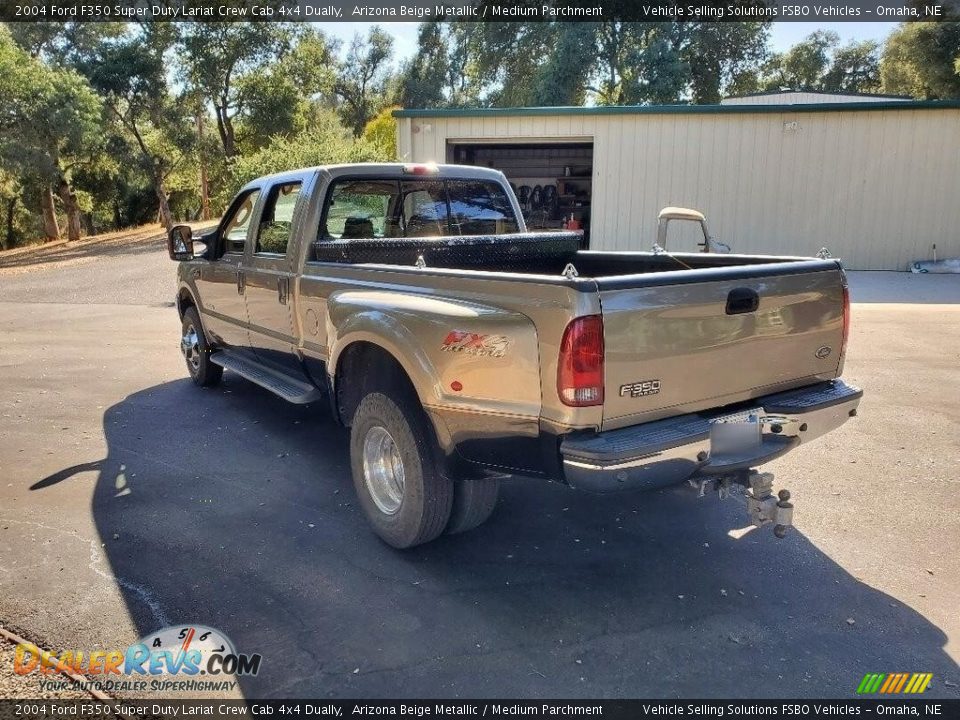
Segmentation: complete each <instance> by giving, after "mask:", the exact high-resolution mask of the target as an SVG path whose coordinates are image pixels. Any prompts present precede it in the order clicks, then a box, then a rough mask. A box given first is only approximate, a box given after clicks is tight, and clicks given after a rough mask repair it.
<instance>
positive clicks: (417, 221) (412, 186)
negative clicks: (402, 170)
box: [402, 181, 449, 237]
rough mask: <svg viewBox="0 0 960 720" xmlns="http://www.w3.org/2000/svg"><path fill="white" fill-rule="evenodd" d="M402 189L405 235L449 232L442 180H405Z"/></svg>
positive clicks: (445, 195) (434, 235)
mask: <svg viewBox="0 0 960 720" xmlns="http://www.w3.org/2000/svg"><path fill="white" fill-rule="evenodd" d="M402 190H403V219H404V226H405V227H406V231H407V232H406V235H407V237H441V236H443V235H448V234H449V232H448V230H447V193H446V191H445V190H444V187H443V183H442V182H439V181H425V182H424V181H419V182H405V183H403V184H402Z"/></svg>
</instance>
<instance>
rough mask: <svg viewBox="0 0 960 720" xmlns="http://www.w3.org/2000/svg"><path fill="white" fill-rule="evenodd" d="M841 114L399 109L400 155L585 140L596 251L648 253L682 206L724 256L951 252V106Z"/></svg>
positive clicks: (959, 135) (957, 191) (954, 190)
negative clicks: (665, 217) (728, 252)
mask: <svg viewBox="0 0 960 720" xmlns="http://www.w3.org/2000/svg"><path fill="white" fill-rule="evenodd" d="M845 107H846V109H841V108H838V107H831V108H830V109H829V111H826V110H817V109H811V108H810V107H809V106H806V107H803V108H799V109H798V108H797V107H796V106H792V107H783V106H778V107H776V108H772V107H771V106H765V107H763V108H762V111H759V110H758V111H754V110H752V109H751V108H749V107H745V108H736V109H735V112H716V111H711V110H705V111H702V112H701V111H687V112H676V111H674V110H669V109H666V110H664V111H663V112H658V111H657V110H656V109H651V108H643V109H642V111H638V112H631V111H630V110H629V109H621V110H622V111H621V112H592V113H591V112H582V111H580V112H577V111H576V110H574V111H563V110H562V109H561V110H557V111H556V112H544V111H542V110H540V111H535V112H523V111H518V112H517V113H516V114H509V111H505V112H504V113H492V114H483V111H478V112H476V113H471V111H462V112H450V113H449V114H445V115H444V114H440V115H437V116H425V115H421V114H418V113H417V112H414V113H411V114H412V115H413V116H410V115H405V113H403V112H401V113H399V114H398V141H399V143H398V148H399V154H400V158H401V160H404V161H410V162H426V161H436V162H444V161H446V160H447V158H448V155H447V148H448V146H449V145H450V144H452V143H455V142H477V141H484V140H488V141H499V142H505V141H509V142H524V141H530V142H540V141H550V140H578V141H580V140H582V141H589V142H593V143H594V158H593V193H594V194H593V205H592V225H591V230H592V238H591V247H593V248H595V249H610V250H636V249H649V248H650V246H651V243H652V242H653V240H654V239H655V231H656V216H657V212H658V211H659V210H660V209H661V208H663V207H665V206H667V205H682V206H689V207H693V208H697V209H699V210H702V211H703V212H705V213H706V215H707V219H708V222H709V224H710V227H711V230H712V232H713V234H714V235H716V236H717V237H719V238H720V239H721V240H722V241H724V242H726V243H728V244H730V245H731V246H732V247H733V249H734V251H735V252H748V253H763V254H788V255H812V254H814V253H816V252H817V251H818V250H819V249H820V248H821V247H822V246H826V247H828V248H829V249H830V251H831V252H832V253H833V254H834V255H835V256H841V257H843V259H844V261H845V263H846V265H847V267H849V268H852V269H870V270H904V269H906V268H907V265H908V263H909V262H911V261H913V260H917V259H926V258H929V257H931V255H932V253H933V244H934V243H936V245H937V256H938V257H949V256H952V257H956V256H960V107H957V106H956V105H955V104H954V105H953V106H948V107H944V108H939V107H938V108H931V107H929V106H927V107H922V108H921V107H916V106H914V107H910V106H901V107H898V108H896V109H893V108H890V107H889V105H888V106H886V107H883V108H880V107H877V108H876V109H873V108H871V109H870V110H865V109H864V107H865V106H864V105H860V106H859V107H854V106H845ZM727 109H728V108H724V110H727ZM688 110H690V109H688ZM731 110H734V109H732V108H731ZM688 232H689V231H688ZM691 238H692V236H685V237H683V238H682V239H678V240H677V242H676V244H671V247H674V248H681V247H682V249H692V248H693V246H692V239H691ZM673 242H674V240H673V239H671V243H673Z"/></svg>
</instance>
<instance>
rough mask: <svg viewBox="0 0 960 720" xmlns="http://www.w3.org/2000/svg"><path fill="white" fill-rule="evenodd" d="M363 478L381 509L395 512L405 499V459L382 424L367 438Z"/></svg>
mask: <svg viewBox="0 0 960 720" xmlns="http://www.w3.org/2000/svg"><path fill="white" fill-rule="evenodd" d="M363 479H364V481H365V482H366V485H367V490H368V491H369V492H370V497H371V498H373V502H374V503H375V504H376V506H377V508H379V510H380V511H381V512H383V513H384V514H386V515H393V514H394V513H396V512H397V510H399V509H400V504H401V503H402V502H403V460H401V459H400V451H399V449H397V444H396V443H395V442H394V441H393V437H391V435H390V433H388V432H387V431H386V429H385V428H382V427H380V426H379V425H377V426H374V427H372V428H370V429H369V430H368V431H367V435H366V437H365V438H364V439H363Z"/></svg>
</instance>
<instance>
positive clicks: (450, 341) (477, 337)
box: [440, 330, 510, 357]
mask: <svg viewBox="0 0 960 720" xmlns="http://www.w3.org/2000/svg"><path fill="white" fill-rule="evenodd" d="M509 347H510V338H508V337H507V336H506V335H481V334H479V333H473V332H467V331H466V330H451V331H450V332H449V333H447V336H446V337H445V338H444V339H443V342H442V343H441V344H440V349H441V350H442V351H444V352H455V353H466V354H467V355H478V356H481V357H503V356H504V355H506V354H507V349H508V348H509Z"/></svg>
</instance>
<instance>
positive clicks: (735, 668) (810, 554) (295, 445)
mask: <svg viewBox="0 0 960 720" xmlns="http://www.w3.org/2000/svg"><path fill="white" fill-rule="evenodd" d="M104 431H105V434H106V439H107V443H108V455H107V457H106V458H105V459H104V460H103V461H102V463H101V465H100V468H99V469H100V476H99V480H98V482H97V485H96V489H95V492H94V497H93V508H92V509H93V514H94V518H95V522H96V526H97V529H98V532H99V534H100V536H101V540H102V542H103V543H105V547H104V551H105V552H106V554H107V559H108V560H109V563H110V566H111V569H112V572H113V574H114V576H115V577H116V578H118V589H119V590H120V591H121V592H123V593H124V594H125V600H126V603H127V606H128V608H129V612H130V614H131V616H132V617H133V618H134V620H135V622H136V625H137V628H138V630H140V631H141V634H146V633H147V632H151V631H154V630H156V629H158V628H159V627H160V626H162V625H165V624H179V623H202V624H205V625H209V626H212V627H215V628H218V629H220V630H222V631H223V632H224V633H226V634H227V635H228V636H229V637H230V638H232V640H233V641H234V643H235V645H236V646H237V648H238V649H239V650H240V651H241V652H247V653H254V652H256V653H261V654H262V656H263V665H262V669H261V672H260V674H259V675H258V676H257V677H246V678H241V688H242V690H243V692H244V694H245V695H246V696H247V697H264V696H272V697H314V698H322V697H327V696H329V697H419V698H431V697H434V698H437V697H445V698H454V697H467V698H469V697H490V696H499V697H511V696H513V697H527V698H537V697H678V696H680V697H682V696H686V697H690V696H694V697H697V696H700V697H703V696H740V697H743V696H757V697H759V696H775V697H803V696H821V697H822V696H834V697H852V696H853V692H854V690H855V688H856V686H857V684H858V683H859V681H860V679H861V678H862V677H863V675H864V673H866V672H894V671H901V672H913V671H917V672H920V671H923V672H932V673H934V678H935V681H934V684H933V685H932V686H931V688H930V689H929V690H928V691H927V696H928V697H929V696H937V695H942V694H943V693H948V694H949V693H952V692H954V691H952V690H950V689H949V688H945V687H944V686H943V684H942V683H938V682H937V679H938V678H953V679H954V680H955V679H956V675H957V672H956V671H957V666H956V664H955V663H954V662H953V661H952V660H951V659H950V658H949V656H947V655H946V654H945V652H944V651H943V646H944V644H945V642H946V638H945V635H944V633H943V632H942V631H941V630H940V629H938V628H937V627H935V626H934V625H932V624H931V623H930V622H929V621H928V620H926V619H925V618H924V617H923V616H921V615H920V614H918V613H917V612H916V611H914V610H912V609H911V608H910V607H908V606H906V605H904V604H902V603H901V602H899V601H898V600H896V599H894V598H893V597H891V596H888V595H885V594H884V593H882V592H880V591H877V590H875V589H873V588H871V587H869V586H867V585H865V584H863V583H861V582H859V581H858V580H856V579H855V578H854V577H852V576H851V575H850V574H848V573H847V572H846V571H845V570H844V569H843V568H841V567H839V566H838V565H837V564H835V563H834V562H833V561H832V560H831V559H830V558H829V557H828V556H826V555H825V554H823V553H822V552H820V551H819V550H818V549H817V548H816V547H815V546H814V545H813V544H812V543H811V542H810V541H809V540H807V539H806V538H805V537H804V536H803V535H802V534H800V533H798V532H794V533H793V534H792V535H790V536H788V538H787V539H786V540H783V541H777V540H775V539H774V537H773V536H772V533H770V532H769V531H764V532H760V531H756V532H753V533H749V534H747V535H745V536H744V537H741V538H740V539H734V538H733V537H731V535H730V534H728V531H729V529H730V528H735V527H739V526H742V525H743V524H744V523H743V522H742V518H743V508H742V506H741V504H740V501H739V500H731V501H726V502H725V503H724V504H719V503H718V501H717V500H716V498H713V497H711V498H705V499H700V500H697V499H695V497H694V495H695V494H694V493H693V491H691V490H689V489H687V488H677V489H671V490H668V491H664V492H661V493H653V494H647V495H627V496H605V497H595V496H587V495H582V494H579V493H576V492H574V491H571V490H568V489H566V488H564V487H561V486H558V485H553V484H546V483H538V482H535V481H526V480H515V481H511V482H509V483H507V484H506V486H505V487H504V490H503V492H502V498H501V501H500V505H499V507H498V510H497V512H496V514H495V515H494V517H493V518H492V519H491V521H490V522H489V523H488V524H486V525H485V526H483V527H481V528H479V529H477V530H475V531H473V532H471V533H467V534H464V535H461V536H455V537H446V538H441V539H440V540H439V541H437V542H435V543H432V544H430V545H428V546H425V547H422V548H418V549H415V550H413V551H410V552H406V553H401V552H396V551H394V550H392V549H390V548H388V547H386V546H385V545H383V544H382V543H381V542H379V540H377V539H376V538H375V537H374V536H373V535H372V534H371V533H370V532H369V531H368V529H367V527H366V524H365V521H364V519H363V516H362V513H361V512H360V510H359V508H358V506H357V504H356V502H355V499H354V494H353V486H352V482H351V479H350V472H349V458H348V454H347V436H346V433H345V432H344V431H343V430H342V429H339V428H337V427H336V426H335V425H334V424H333V423H332V421H331V420H330V419H329V417H328V416H327V414H326V412H325V409H324V408H323V407H297V406H290V405H288V404H286V403H284V402H283V401H281V400H279V399H276V398H274V397H272V396H270V395H269V394H267V393H266V392H264V391H262V390H260V389H258V388H256V387H254V386H252V385H251V384H249V383H247V382H245V381H243V380H240V379H239V378H236V377H235V376H230V375H229V374H228V375H227V377H226V378H225V382H224V384H223V385H222V386H221V387H219V388H216V389H213V390H209V391H200V390H198V389H197V388H195V387H193V386H192V384H191V383H190V382H189V381H187V380H183V381H175V382H170V383H166V384H163V385H158V386H156V387H152V388H149V389H147V390H144V391H142V392H138V393H136V394H133V395H131V396H129V397H127V398H126V399H125V400H123V401H122V402H120V403H118V404H116V405H114V406H113V407H111V408H109V409H108V410H107V411H106V413H105V415H104ZM69 474H70V473H69V469H68V470H67V471H61V472H60V473H58V474H57V477H56V479H55V480H52V481H50V482H45V481H40V482H39V483H37V484H36V487H38V488H44V487H47V486H48V485H49V484H51V482H56V481H68V480H69ZM51 477H53V476H51ZM128 588H137V589H138V591H137V592H131V591H129V590H128ZM144 592H146V593H148V594H149V598H147V599H149V600H150V602H146V601H145V597H144ZM851 621H852V622H851ZM132 640H133V639H131V641H132Z"/></svg>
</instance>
